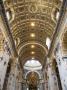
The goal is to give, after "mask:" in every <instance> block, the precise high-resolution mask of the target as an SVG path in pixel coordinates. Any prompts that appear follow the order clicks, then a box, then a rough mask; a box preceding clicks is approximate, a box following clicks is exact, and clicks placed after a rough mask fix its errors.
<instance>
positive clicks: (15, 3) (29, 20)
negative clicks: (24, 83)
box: [4, 0, 61, 61]
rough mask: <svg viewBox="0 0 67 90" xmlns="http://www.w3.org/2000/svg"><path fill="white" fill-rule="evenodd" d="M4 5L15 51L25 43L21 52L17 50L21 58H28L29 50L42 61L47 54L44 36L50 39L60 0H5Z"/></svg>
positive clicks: (29, 56)
mask: <svg viewBox="0 0 67 90" xmlns="http://www.w3.org/2000/svg"><path fill="white" fill-rule="evenodd" d="M4 5H5V9H6V12H7V11H8V12H9V15H10V17H9V19H10V20H9V25H10V29H11V32H12V35H13V38H14V41H15V44H16V48H17V51H19V50H20V48H21V47H23V46H24V45H26V46H25V47H23V48H22V49H21V51H20V52H21V53H19V52H18V53H19V54H20V57H21V59H22V60H27V59H30V58H31V57H32V55H31V54H30V52H32V51H34V52H35V57H36V58H37V59H41V60H42V61H43V60H44V57H45V55H46V54H47V53H46V50H47V46H46V38H47V37H49V38H50V39H52V36H53V33H54V30H55V27H56V24H57V17H58V16H57V13H58V12H59V11H60V7H61V1H60V0H5V2H4ZM28 43H29V44H28ZM35 43H37V44H35ZM27 44H28V45H27ZM31 45H35V48H33V49H32V48H31V47H30V46H31ZM43 47H44V48H45V49H44V48H43ZM47 51H48V50H47Z"/></svg>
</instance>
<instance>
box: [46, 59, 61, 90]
mask: <svg viewBox="0 0 67 90" xmlns="http://www.w3.org/2000/svg"><path fill="white" fill-rule="evenodd" d="M47 75H48V90H59V87H58V81H57V76H56V73H55V70H54V69H53V65H52V62H51V61H50V59H49V58H48V59H47Z"/></svg>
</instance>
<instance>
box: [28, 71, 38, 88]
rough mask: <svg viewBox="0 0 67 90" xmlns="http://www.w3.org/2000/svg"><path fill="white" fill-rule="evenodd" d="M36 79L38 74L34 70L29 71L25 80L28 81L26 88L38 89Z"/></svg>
mask: <svg viewBox="0 0 67 90" xmlns="http://www.w3.org/2000/svg"><path fill="white" fill-rule="evenodd" d="M38 80H39V75H38V73H36V72H30V73H29V74H28V75H27V81H28V89H29V90H37V89H38V87H37V86H38Z"/></svg>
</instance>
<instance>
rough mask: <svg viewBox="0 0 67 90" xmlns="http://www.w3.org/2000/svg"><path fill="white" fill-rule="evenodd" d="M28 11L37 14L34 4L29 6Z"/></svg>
mask: <svg viewBox="0 0 67 90" xmlns="http://www.w3.org/2000/svg"><path fill="white" fill-rule="evenodd" d="M29 11H30V12H31V13H36V12H37V6H36V4H31V5H30V6H29Z"/></svg>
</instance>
